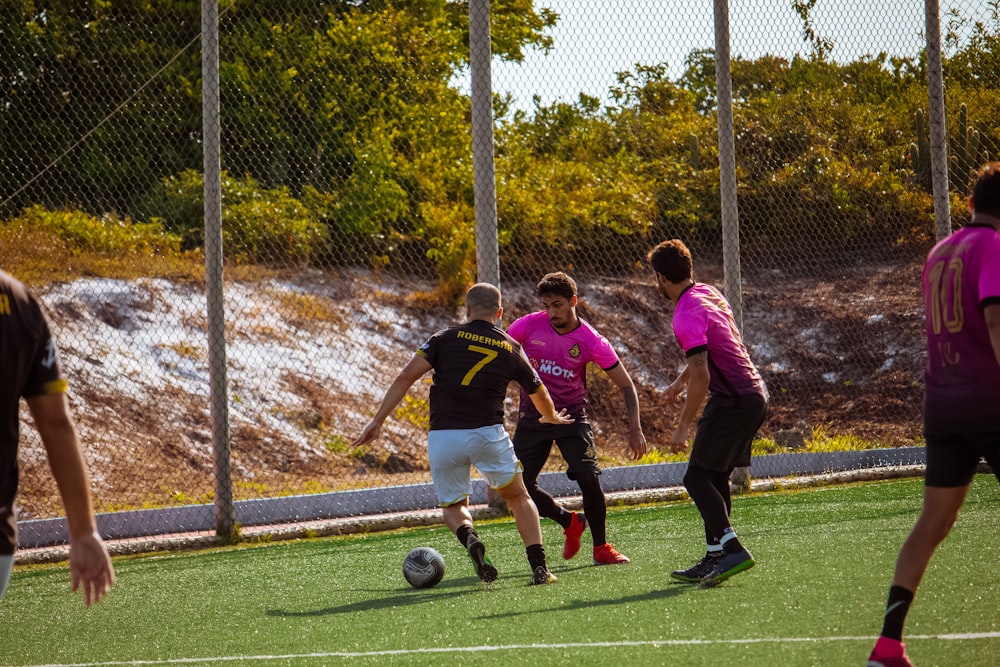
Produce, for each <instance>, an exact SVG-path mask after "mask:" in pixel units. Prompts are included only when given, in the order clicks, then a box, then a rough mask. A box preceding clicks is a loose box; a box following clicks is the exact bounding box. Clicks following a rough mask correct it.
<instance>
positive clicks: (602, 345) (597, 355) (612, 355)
mask: <svg viewBox="0 0 1000 667" xmlns="http://www.w3.org/2000/svg"><path fill="white" fill-rule="evenodd" d="M590 358H591V360H592V361H593V362H594V363H595V364H597V365H598V366H600V367H601V369H603V370H606V371H609V370H611V369H612V368H614V367H615V366H617V365H618V361H619V360H618V353H617V352H615V348H613V347H611V343H610V342H609V341H608V339H607V338H605V337H604V336H601V335H600V334H597V335H595V337H594V344H593V347H592V348H591V350H590Z"/></svg>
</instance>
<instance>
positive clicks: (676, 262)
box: [646, 239, 692, 283]
mask: <svg viewBox="0 0 1000 667" xmlns="http://www.w3.org/2000/svg"><path fill="white" fill-rule="evenodd" d="M646 259H647V260H648V261H649V263H650V265H651V266H652V267H653V270H654V271H656V272H657V273H659V274H660V275H661V276H663V277H664V278H666V279H667V280H669V281H670V282H672V283H679V282H683V281H685V280H688V279H689V278H691V275H692V273H691V251H690V250H688V248H687V246H686V245H684V242H683V241H681V240H680V239H670V240H669V241H663V242H662V243H660V244H659V245H657V246H656V247H655V248H653V249H652V250H650V251H649V254H647V255H646Z"/></svg>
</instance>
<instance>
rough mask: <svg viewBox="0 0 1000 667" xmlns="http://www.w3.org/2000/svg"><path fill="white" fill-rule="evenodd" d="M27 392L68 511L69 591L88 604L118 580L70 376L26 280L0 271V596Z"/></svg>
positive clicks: (11, 540)
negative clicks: (98, 513) (69, 394)
mask: <svg viewBox="0 0 1000 667" xmlns="http://www.w3.org/2000/svg"><path fill="white" fill-rule="evenodd" d="M22 396H23V397H24V398H25V401H26V402H27V404H28V410H29V411H30V412H31V416H32V417H33V418H34V420H35V425H36V427H37V428H38V433H39V435H40V436H41V438H42V444H43V445H44V446H45V451H46V454H47V456H48V459H49V467H50V468H51V469H52V475H53V477H55V480H56V486H57V487H58V489H59V495H60V496H61V497H62V501H63V506H64V507H65V508H66V521H67V523H68V524H69V539H70V542H69V569H70V574H71V577H72V589H73V591H76V590H77V589H78V588H79V587H80V585H81V584H82V586H83V599H84V603H85V604H86V605H87V606H88V607H89V606H90V605H91V604H93V603H96V602H98V601H100V599H101V598H103V597H104V596H105V595H106V594H107V593H108V591H109V590H110V589H111V587H112V586H113V585H114V582H115V571H114V568H113V567H112V565H111V558H110V557H109V556H108V550H107V548H106V547H105V545H104V542H103V541H102V540H101V537H100V535H98V533H97V523H96V520H95V518H94V508H93V501H92V500H91V497H90V480H89V476H88V474H87V466H86V463H85V462H84V459H83V453H82V452H81V450H80V443H79V440H78V438H77V433H76V427H75V425H74V424H73V419H72V417H71V416H70V412H69V406H68V404H67V401H66V380H65V379H63V377H62V376H61V375H60V371H59V364H58V360H57V359H56V348H55V342H54V341H53V339H52V335H51V333H50V332H49V325H48V322H47V321H46V319H45V316H44V314H43V313H42V309H41V307H40V306H39V304H38V302H37V301H36V300H35V298H34V297H33V296H32V295H31V293H30V292H29V291H28V290H27V289H26V288H25V286H24V285H23V284H21V283H20V282H19V281H17V280H16V279H15V278H13V277H12V276H10V275H9V274H7V273H5V272H3V271H0V598H3V594H4V592H5V591H6V589H7V585H8V583H9V582H10V574H11V570H12V569H13V566H14V550H15V548H16V547H17V516H16V512H15V508H14V498H15V497H16V495H17V484H18V469H17V450H18V440H19V435H20V434H19V426H20V422H19V419H18V411H19V408H20V400H21V397H22Z"/></svg>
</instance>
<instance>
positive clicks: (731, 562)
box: [701, 549, 757, 588]
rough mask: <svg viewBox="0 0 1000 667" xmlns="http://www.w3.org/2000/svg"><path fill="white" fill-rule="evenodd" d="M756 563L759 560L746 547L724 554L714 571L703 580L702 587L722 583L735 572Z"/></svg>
mask: <svg viewBox="0 0 1000 667" xmlns="http://www.w3.org/2000/svg"><path fill="white" fill-rule="evenodd" d="M756 564H757V561H755V560H754V559H753V556H751V555H750V552H749V551H747V550H746V549H741V550H740V551H737V552H736V553H732V554H731V553H726V554H723V556H722V558H720V559H719V562H717V563H716V564H715V567H714V568H713V569H712V571H711V572H709V573H708V574H707V575H706V576H705V577H704V578H703V579H702V580H701V587H702V588H710V587H712V586H715V585H717V584H721V583H722V582H723V581H725V580H726V579H728V578H729V577H731V576H733V575H734V574H739V573H740V572H742V571H743V570H749V569H750V568H751V567H753V566H754V565H756Z"/></svg>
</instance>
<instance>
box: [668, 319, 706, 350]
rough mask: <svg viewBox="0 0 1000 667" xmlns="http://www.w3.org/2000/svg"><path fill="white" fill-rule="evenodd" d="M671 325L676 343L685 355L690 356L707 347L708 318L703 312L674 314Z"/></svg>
mask: <svg viewBox="0 0 1000 667" xmlns="http://www.w3.org/2000/svg"><path fill="white" fill-rule="evenodd" d="M679 315H680V316H679ZM673 324H674V335H675V336H676V337H677V343H678V344H679V345H680V346H681V349H682V350H684V354H685V355H687V356H690V355H691V353H693V352H698V351H700V350H703V349H705V347H707V346H708V318H707V317H706V313H705V311H704V310H702V309H696V310H688V309H685V310H684V311H683V312H682V313H677V312H674V319H673Z"/></svg>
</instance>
